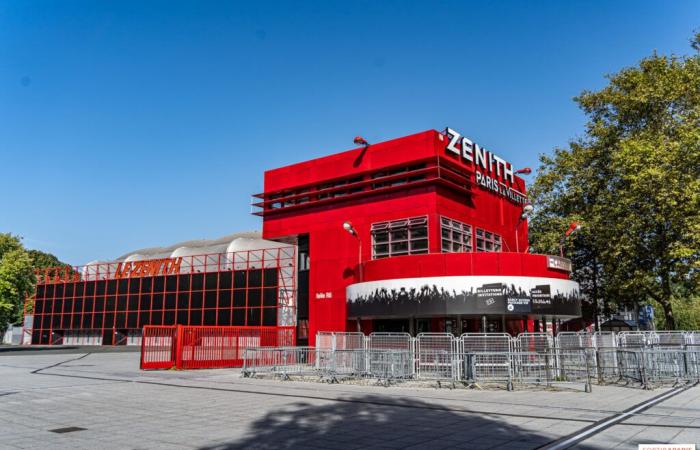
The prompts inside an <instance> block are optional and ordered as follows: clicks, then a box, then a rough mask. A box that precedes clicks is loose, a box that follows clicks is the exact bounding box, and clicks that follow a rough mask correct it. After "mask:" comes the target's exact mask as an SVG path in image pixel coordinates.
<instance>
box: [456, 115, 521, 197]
mask: <svg viewBox="0 0 700 450" xmlns="http://www.w3.org/2000/svg"><path fill="white" fill-rule="evenodd" d="M446 134H447V137H448V138H449V141H448V143H447V145H446V146H445V151H447V152H449V153H454V154H456V155H458V156H461V157H462V159H463V160H464V161H466V162H467V163H469V164H472V165H473V166H474V168H475V177H476V184H478V185H479V186H481V187H482V188H484V189H488V190H491V191H493V192H496V193H497V194H499V195H502V196H503V197H505V198H507V199H508V200H510V201H512V202H513V203H517V204H519V205H524V204H525V203H527V197H526V196H525V194H523V193H522V192H519V191H517V190H515V189H514V188H512V187H511V186H509V185H508V184H507V183H506V182H509V184H514V183H515V175H514V174H513V165H512V164H511V163H509V162H508V161H506V160H505V159H503V158H501V157H499V156H498V155H496V154H494V153H492V152H490V151H488V150H486V149H485V148H484V147H481V146H480V145H479V144H477V143H475V142H472V141H471V140H470V139H469V138H467V137H465V136H462V135H461V134H459V133H458V132H456V131H455V130H453V129H452V128H447V130H446ZM484 172H486V173H484Z"/></svg>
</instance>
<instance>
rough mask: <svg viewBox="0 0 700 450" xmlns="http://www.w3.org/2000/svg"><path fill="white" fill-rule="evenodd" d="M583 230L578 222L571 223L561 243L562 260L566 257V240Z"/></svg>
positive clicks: (560, 254) (560, 253)
mask: <svg viewBox="0 0 700 450" xmlns="http://www.w3.org/2000/svg"><path fill="white" fill-rule="evenodd" d="M580 229H581V224H580V223H578V222H571V224H570V225H569V229H568V230H566V232H565V233H564V236H562V237H561V241H559V256H561V257H562V258H563V257H564V242H565V241H566V238H568V237H569V236H571V235H572V234H575V233H577V232H578V231H579V230H580Z"/></svg>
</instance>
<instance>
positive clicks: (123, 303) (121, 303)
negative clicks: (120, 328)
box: [117, 295, 127, 312]
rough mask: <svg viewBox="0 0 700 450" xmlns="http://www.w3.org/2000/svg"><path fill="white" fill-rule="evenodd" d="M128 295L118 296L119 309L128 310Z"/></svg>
mask: <svg viewBox="0 0 700 450" xmlns="http://www.w3.org/2000/svg"><path fill="white" fill-rule="evenodd" d="M126 299H127V296H126V295H120V296H118V297H117V311H122V312H124V311H126Z"/></svg>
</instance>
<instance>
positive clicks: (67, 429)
mask: <svg viewBox="0 0 700 450" xmlns="http://www.w3.org/2000/svg"><path fill="white" fill-rule="evenodd" d="M83 430H87V428H80V427H65V428H54V429H53V430H49V431H50V432H52V433H59V434H60V433H72V432H74V431H83Z"/></svg>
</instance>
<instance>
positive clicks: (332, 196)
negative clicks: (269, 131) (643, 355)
mask: <svg viewBox="0 0 700 450" xmlns="http://www.w3.org/2000/svg"><path fill="white" fill-rule="evenodd" d="M356 141H357V142H359V144H360V145H361V147H360V148H356V149H354V150H350V151H346V152H343V153H337V154H333V155H329V156H326V157H323V158H318V159H314V160H311V161H305V162H301V163H298V164H294V165H291V166H287V167H281V168H278V169H274V170H270V171H267V172H266V173H265V192H264V193H263V194H259V195H257V196H256V197H258V199H259V202H258V203H256V206H257V207H258V211H257V212H256V213H255V214H258V215H260V216H262V217H263V233H262V236H260V235H259V234H258V233H238V234H234V235H230V236H225V237H223V238H220V239H216V240H197V241H187V242H181V243H178V244H174V245H171V246H169V247H157V248H148V249H141V250H137V251H134V252H130V253H127V254H125V255H123V256H121V257H119V258H117V259H116V260H114V261H108V262H93V263H91V264H88V265H87V266H85V267H80V268H79V267H75V268H71V267H60V268H53V269H47V270H43V271H41V272H40V273H38V274H37V275H38V283H37V290H36V292H35V295H34V296H33V297H32V298H31V299H29V301H28V302H27V314H26V316H25V329H24V333H25V342H31V343H33V344H52V345H56V344H108V345H119V344H124V345H129V344H134V345H136V344H138V343H139V342H140V340H141V330H142V329H143V327H144V326H146V325H160V326H167V327H172V326H175V325H185V326H213V327H221V326H236V327H247V328H265V327H273V328H274V327H285V328H286V329H288V331H289V332H290V333H293V332H294V327H295V326H296V333H297V339H296V342H297V343H298V344H299V345H304V344H307V343H308V344H310V345H313V344H314V337H315V335H316V332H317V331H345V330H347V331H356V330H361V331H364V332H366V333H369V332H372V331H407V332H410V333H413V334H416V333H420V332H452V333H455V334H458V333H462V332H483V331H491V332H494V331H495V332H497V331H506V332H509V333H512V334H515V333H518V332H521V331H525V330H528V331H535V330H538V329H541V328H542V327H543V325H542V324H543V322H544V323H547V324H551V323H553V322H556V321H557V320H561V319H569V318H573V317H578V316H580V315H581V303H580V298H579V290H578V285H577V284H576V283H575V282H573V281H571V280H569V272H570V269H571V267H570V263H569V261H568V260H566V259H564V258H559V257H556V256H546V255H535V254H530V253H529V252H528V239H527V220H526V218H525V215H526V214H525V213H527V212H528V211H529V210H530V209H531V207H529V205H528V204H527V198H526V194H525V183H524V181H523V180H522V179H521V178H519V177H518V176H517V170H515V168H514V167H513V166H512V165H511V164H510V163H508V162H506V161H504V160H503V159H502V158H500V157H498V155H496V154H495V153H493V152H491V151H489V150H487V149H485V148H483V147H481V146H479V145H478V144H476V143H473V142H472V141H470V140H469V139H467V138H465V137H462V136H461V135H460V134H459V133H457V132H455V131H453V130H450V129H447V130H446V131H445V132H438V131H435V130H429V131H425V132H422V133H418V134H414V135H411V136H406V137H402V138H399V139H394V140H391V141H387V142H382V143H377V144H372V145H363V144H364V143H363V140H362V139H361V138H358V139H357V140H356Z"/></svg>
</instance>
